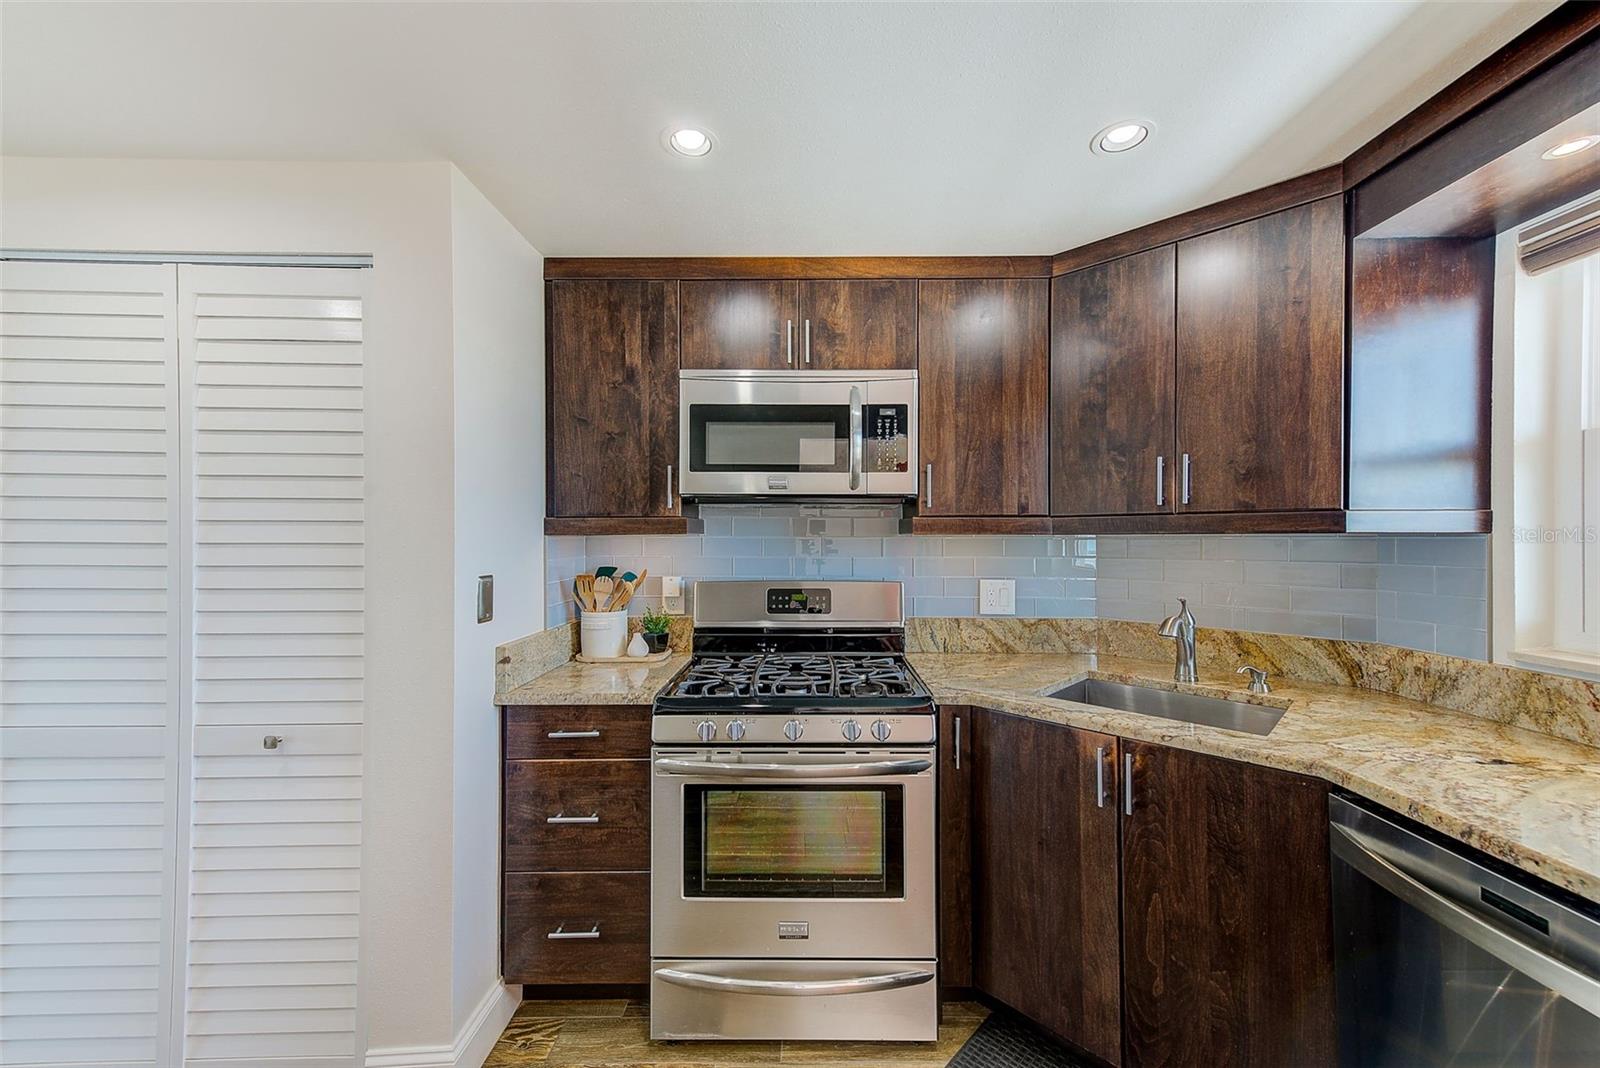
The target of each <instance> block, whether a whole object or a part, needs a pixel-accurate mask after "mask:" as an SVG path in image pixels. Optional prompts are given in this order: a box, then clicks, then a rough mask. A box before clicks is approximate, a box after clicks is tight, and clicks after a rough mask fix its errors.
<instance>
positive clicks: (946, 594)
mask: <svg viewBox="0 0 1600 1068" xmlns="http://www.w3.org/2000/svg"><path fill="white" fill-rule="evenodd" d="M700 514H701V516H702V518H704V520H705V525H706V530H705V533H704V534H689V535H672V536H640V535H621V536H595V537H587V538H584V537H550V538H546V539H545V543H546V544H545V560H546V580H547V586H546V598H545V603H546V606H547V607H546V613H547V617H548V618H547V623H548V624H549V625H550V626H555V625H558V624H560V623H562V622H565V621H566V620H568V619H571V618H574V616H575V609H574V605H573V602H572V576H573V575H574V574H577V573H578V572H580V571H584V570H587V569H590V568H593V567H596V566H599V565H602V564H617V565H619V566H626V567H630V568H633V569H634V570H637V569H639V568H640V567H641V566H642V567H647V568H649V569H650V574H651V576H652V577H656V576H660V575H682V576H683V577H684V578H685V579H686V580H687V581H686V585H689V586H690V587H691V591H690V596H692V595H693V593H692V585H693V582H694V580H696V579H701V578H771V579H787V578H794V579H804V578H868V579H898V580H900V581H901V582H904V583H905V584H906V597H907V611H908V612H909V614H911V615H914V616H973V615H977V614H978V580H979V579H980V578H1011V579H1015V580H1016V583H1017V589H1016V596H1017V611H1016V615H1017V616H1021V617H1028V616H1047V617H1092V616H1102V617H1106V618H1111V619H1130V620H1138V621H1147V622H1155V621H1157V620H1159V619H1161V618H1162V617H1163V616H1165V615H1167V614H1169V613H1170V612H1171V611H1172V610H1173V609H1174V608H1176V606H1177V598H1179V597H1187V598H1188V599H1189V607H1190V609H1191V610H1192V611H1193V612H1194V614H1195V616H1196V618H1198V619H1199V621H1200V624H1201V625H1202V626H1213V627H1228V628H1233V629H1237V630H1260V631H1272V632H1276V633H1286V634H1305V635H1311V636H1315V637H1324V638H1346V639H1353V640H1362V641H1380V642H1386V643H1389V644H1392V645H1402V646H1407V647H1410V648H1415V649H1427V650H1436V651H1438V652H1442V653H1449V654H1451V655H1454V656H1467V657H1476V658H1479V659H1486V658H1487V656H1488V571H1487V569H1488V556H1489V544H1488V538H1487V536H1484V535H1410V536H1390V535H1370V534H1343V535H1255V534H1251V535H1221V536H1210V535H1159V536H1121V535H1118V536H1106V535H1101V536H1098V537H1067V538H1062V537H1049V536H1043V535H1039V536H1027V537H1000V536H993V537H985V536H964V537H944V536H930V535H915V536H913V535H906V534H900V533H899V515H900V510H899V508H898V507H896V506H883V505H875V504H860V505H857V504H839V505H833V504H830V505H801V504H791V505H772V504H763V505H757V504H721V505H706V506H703V507H702V508H701V513H700ZM657 589H658V587H657V586H656V585H655V583H653V582H652V583H648V584H647V587H646V591H645V594H646V595H645V596H644V597H642V598H635V600H634V605H635V611H638V610H641V609H642V608H643V607H645V606H648V605H659V604H660V599H659V597H657V596H654V593H655V591H656V590H657Z"/></svg>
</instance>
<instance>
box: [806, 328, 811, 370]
mask: <svg viewBox="0 0 1600 1068" xmlns="http://www.w3.org/2000/svg"><path fill="white" fill-rule="evenodd" d="M810 362H811V320H810V319H807V320H806V363H810Z"/></svg>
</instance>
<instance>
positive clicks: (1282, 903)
mask: <svg viewBox="0 0 1600 1068" xmlns="http://www.w3.org/2000/svg"><path fill="white" fill-rule="evenodd" d="M1122 746H1123V752H1124V753H1126V754H1131V756H1132V759H1133V783H1132V786H1133V792H1132V801H1133V806H1132V807H1133V811H1132V814H1131V815H1129V814H1124V815H1123V817H1122V950H1123V952H1122V990H1123V1012H1124V1024H1125V1026H1124V1034H1125V1036H1126V1044H1125V1046H1124V1052H1125V1054H1126V1063H1127V1064H1128V1065H1130V1066H1143V1065H1150V1066H1155V1065H1161V1066H1180V1065H1194V1066H1196V1068H1199V1066H1206V1068H1211V1066H1214V1065H1221V1064H1226V1065H1232V1066H1239V1068H1248V1066H1260V1068H1283V1066H1285V1065H1295V1066H1304V1068H1318V1066H1322V1065H1332V1064H1333V1063H1334V1052H1335V1050H1334V1028H1333V948H1332V920H1331V913H1330V902H1329V893H1330V889H1329V871H1328V787H1327V784H1326V783H1323V782H1320V781H1318V780H1316V779H1308V778H1305V777H1303V776H1299V775H1292V774H1290V773H1288V772H1282V771H1276V770H1273V769H1269V768H1261V767H1257V766H1255V765H1252V764H1245V763H1241V762H1238V761H1232V760H1223V759H1220V758H1217V757H1209V756H1202V755H1200V754H1196V753H1190V752H1186V751H1184V750H1180V749H1171V748H1168V747H1166V746H1161V745H1152V744H1147V743H1144V742H1129V741H1124V742H1123V743H1122ZM1063 955H1064V956H1066V957H1068V958H1069V959H1070V957H1071V955H1072V954H1071V951H1070V949H1069V950H1067V951H1065V952H1064V953H1063Z"/></svg>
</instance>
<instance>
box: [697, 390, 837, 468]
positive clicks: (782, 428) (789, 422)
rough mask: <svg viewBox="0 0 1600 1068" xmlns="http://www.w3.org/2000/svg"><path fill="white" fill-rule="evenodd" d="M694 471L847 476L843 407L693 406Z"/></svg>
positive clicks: (833, 405)
mask: <svg viewBox="0 0 1600 1068" xmlns="http://www.w3.org/2000/svg"><path fill="white" fill-rule="evenodd" d="M689 468H690V470H692V471H756V472H762V471H774V472H787V471H848V470H849V469H850V408H849V406H848V405H843V404H691V405H690V406H689Z"/></svg>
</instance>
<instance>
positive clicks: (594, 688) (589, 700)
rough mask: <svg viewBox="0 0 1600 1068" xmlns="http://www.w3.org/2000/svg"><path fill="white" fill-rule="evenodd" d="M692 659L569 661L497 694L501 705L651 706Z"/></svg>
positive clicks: (684, 656)
mask: <svg viewBox="0 0 1600 1068" xmlns="http://www.w3.org/2000/svg"><path fill="white" fill-rule="evenodd" d="M688 662H689V657H688V656H687V655H684V654H676V655H673V656H669V657H667V659H665V660H663V661H661V662H659V663H655V664H584V663H581V662H579V661H577V660H569V661H568V662H567V663H565V664H562V665H561V666H560V667H558V668H554V669H552V670H550V671H546V672H545V673H544V674H543V675H540V676H539V677H538V678H536V679H534V680H533V681H532V682H530V683H528V684H526V685H524V686H518V687H517V688H516V689H513V690H506V691H503V692H501V693H497V694H495V695H494V703H495V704H497V705H647V704H649V703H650V702H651V701H653V700H655V696H656V691H658V690H660V689H661V687H663V686H665V685H666V684H667V682H668V681H669V680H670V679H671V678H672V676H674V675H676V674H677V673H678V671H679V670H680V669H681V668H682V667H683V665H685V664H687V663H688Z"/></svg>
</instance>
